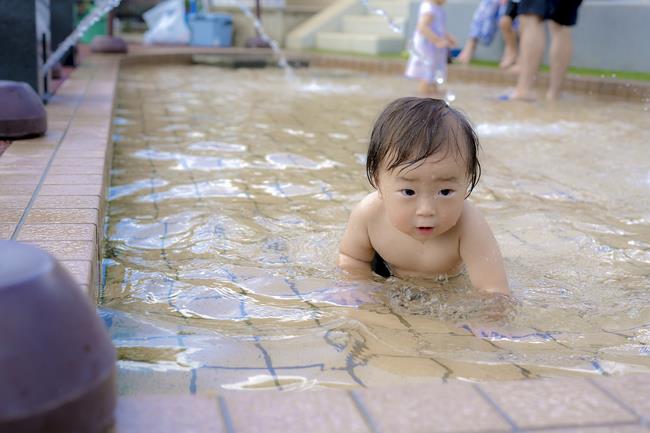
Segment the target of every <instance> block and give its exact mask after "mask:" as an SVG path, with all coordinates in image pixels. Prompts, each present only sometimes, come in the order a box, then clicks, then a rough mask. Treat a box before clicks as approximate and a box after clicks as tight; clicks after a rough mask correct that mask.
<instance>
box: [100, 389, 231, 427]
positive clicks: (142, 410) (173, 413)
mask: <svg viewBox="0 0 650 433" xmlns="http://www.w3.org/2000/svg"><path fill="white" fill-rule="evenodd" d="M116 418H117V422H116V425H115V427H114V428H113V430H112V431H111V433H145V432H156V433H185V432H187V433H222V432H223V433H226V429H225V428H224V426H223V422H222V420H221V417H220V415H219V411H218V407H217V402H216V401H215V400H214V399H209V398H202V397H190V396H185V397H179V396H164V395H157V396H145V397H142V396H140V397H122V398H120V400H119V402H118V405H117V410H116Z"/></svg>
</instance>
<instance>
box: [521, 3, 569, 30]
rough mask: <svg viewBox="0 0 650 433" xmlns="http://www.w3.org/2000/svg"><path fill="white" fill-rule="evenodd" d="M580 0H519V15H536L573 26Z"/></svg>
mask: <svg viewBox="0 0 650 433" xmlns="http://www.w3.org/2000/svg"><path fill="white" fill-rule="evenodd" d="M581 3H582V0H521V2H520V3H519V15H537V16H539V17H542V18H543V19H545V20H552V21H555V22H556V23H558V24H560V25H563V26H574V25H575V24H576V22H577V21H578V8H579V7H580V4H581Z"/></svg>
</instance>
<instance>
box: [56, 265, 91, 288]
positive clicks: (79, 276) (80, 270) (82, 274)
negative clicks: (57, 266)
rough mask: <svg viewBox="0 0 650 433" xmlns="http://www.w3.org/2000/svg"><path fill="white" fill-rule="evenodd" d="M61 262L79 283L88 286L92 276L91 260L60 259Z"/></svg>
mask: <svg viewBox="0 0 650 433" xmlns="http://www.w3.org/2000/svg"><path fill="white" fill-rule="evenodd" d="M61 264H62V265H63V266H64V267H65V268H66V269H67V270H68V272H70V274H71V275H72V277H73V278H74V279H75V281H76V282H78V283H79V284H81V285H86V286H90V285H91V283H92V281H91V280H92V278H93V262H91V261H90V260H61Z"/></svg>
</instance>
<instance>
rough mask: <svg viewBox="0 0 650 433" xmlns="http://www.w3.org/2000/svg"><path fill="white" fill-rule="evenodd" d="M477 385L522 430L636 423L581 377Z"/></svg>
mask: <svg viewBox="0 0 650 433" xmlns="http://www.w3.org/2000/svg"><path fill="white" fill-rule="evenodd" d="M480 387H481V389H483V390H484V391H485V393H486V394H487V395H488V396H489V397H490V398H491V399H492V400H493V401H494V402H495V403H496V405H497V406H498V407H500V408H501V409H502V410H503V411H504V412H505V413H506V414H508V416H510V418H512V420H513V421H514V422H515V423H516V424H517V425H518V426H519V427H520V428H522V429H526V428H542V427H547V428H548V427H583V426H588V425H597V424H604V423H626V422H636V418H635V417H634V416H632V415H631V414H629V413H628V412H627V411H626V410H624V409H623V408H622V407H621V406H620V405H619V404H618V403H616V402H615V401H613V400H612V399H611V398H610V397H608V396H607V395H605V394H604V393H602V392H600V391H599V390H598V389H597V388H595V387H594V386H593V385H592V384H590V383H589V382H588V381H586V380H584V379H570V378H566V379H562V380H525V381H519V382H502V383H499V382H490V383H484V384H481V385H480ZM540 396H543V398H540Z"/></svg>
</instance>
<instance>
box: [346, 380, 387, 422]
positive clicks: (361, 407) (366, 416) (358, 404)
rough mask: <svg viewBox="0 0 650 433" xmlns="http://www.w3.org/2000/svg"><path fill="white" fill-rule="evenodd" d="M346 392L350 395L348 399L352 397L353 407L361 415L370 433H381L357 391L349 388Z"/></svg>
mask: <svg viewBox="0 0 650 433" xmlns="http://www.w3.org/2000/svg"><path fill="white" fill-rule="evenodd" d="M346 394H347V395H348V396H349V397H350V399H352V403H354V407H355V408H356V409H357V411H358V412H359V414H360V415H361V418H363V421H364V422H365V424H366V426H367V427H368V428H369V429H370V431H371V432H372V433H382V432H381V429H380V428H379V426H378V425H377V423H376V422H375V420H374V419H373V418H372V415H371V414H370V411H369V410H368V408H367V407H366V405H365V403H364V402H363V399H362V398H361V396H360V395H359V393H358V392H357V391H355V390H349V391H347V392H346Z"/></svg>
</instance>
